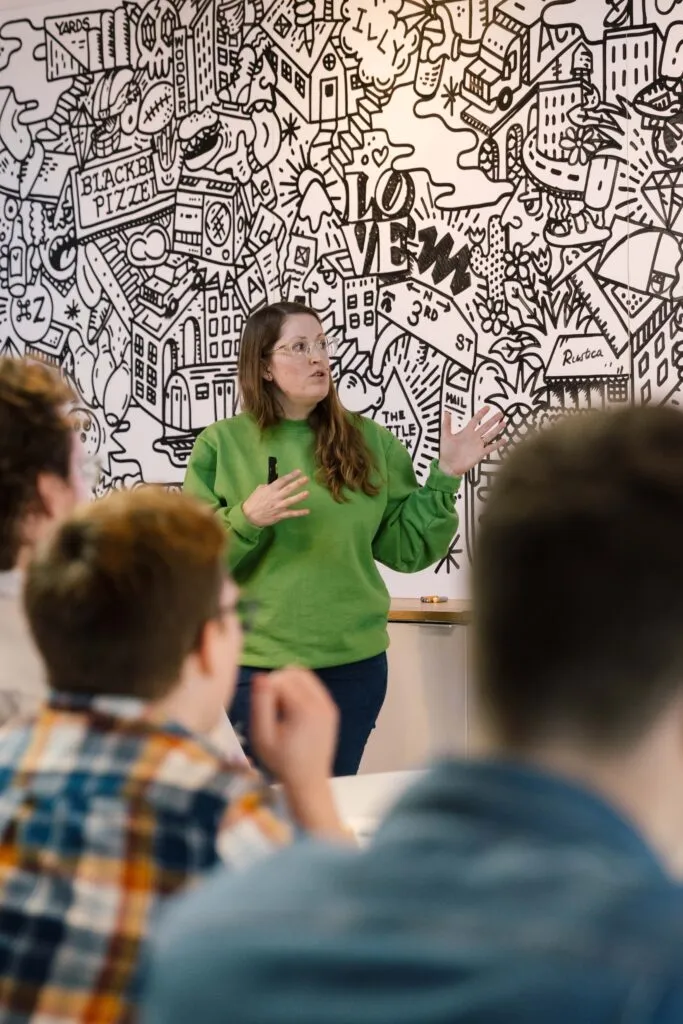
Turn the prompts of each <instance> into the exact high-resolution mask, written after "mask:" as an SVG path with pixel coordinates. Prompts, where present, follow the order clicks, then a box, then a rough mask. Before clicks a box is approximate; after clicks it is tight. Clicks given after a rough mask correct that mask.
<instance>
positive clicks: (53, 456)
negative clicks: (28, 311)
mask: <svg viewBox="0 0 683 1024" xmlns="http://www.w3.org/2000/svg"><path fill="white" fill-rule="evenodd" d="M73 398H74V396H73V394H72V393H71V391H70V390H69V388H68V387H67V385H66V384H65V382H64V381H63V379H62V378H61V377H60V376H59V374H58V373H56V372H55V371H53V370H51V369H50V368H49V367H47V366H44V365H42V364H40V363H35V362H31V361H29V360H26V359H7V358H3V359H0V571H7V570H9V569H13V568H15V566H17V565H19V564H22V563H23V562H25V561H26V559H27V558H28V556H29V555H30V552H31V550H32V548H33V546H34V545H35V544H36V543H37V542H38V541H39V540H40V538H41V537H42V536H44V534H45V531H46V529H47V528H48V527H50V526H51V525H52V524H53V523H54V522H56V521H58V520H59V519H61V518H62V517H63V516H64V515H66V514H67V513H68V512H69V511H70V510H71V509H72V507H73V505H74V504H75V502H76V501H77V499H78V498H79V497H80V496H81V495H80V493H79V486H78V475H79V474H78V464H77V463H78V454H79V452H78V448H77V445H76V440H75V436H74V433H73V429H72V424H71V422H70V420H69V416H68V407H69V404H70V402H71V401H72V400H73Z"/></svg>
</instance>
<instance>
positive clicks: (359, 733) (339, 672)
mask: <svg viewBox="0 0 683 1024" xmlns="http://www.w3.org/2000/svg"><path fill="white" fill-rule="evenodd" d="M264 671H267V669H262V668H250V667H249V666H247V665H243V666H242V668H240V674H239V679H238V681H237V690H236V692H235V698H234V700H233V702H232V705H231V707H230V710H229V712H228V714H229V717H230V721H231V722H232V724H233V725H234V727H235V729H236V730H237V732H238V733H239V735H240V736H243V737H244V738H245V739H246V743H245V745H244V749H245V752H246V754H247V756H248V757H249V758H251V760H252V761H253V762H254V763H255V764H257V765H258V758H257V757H255V755H254V752H253V751H252V749H251V745H250V743H249V726H250V704H251V677H252V675H253V674H254V673H255V672H256V673H258V672H264ZM314 671H315V673H316V675H317V676H318V677H319V679H320V680H321V681H322V682H323V683H324V685H325V687H326V688H327V690H328V692H329V694H330V696H331V697H332V699H333V700H334V702H335V704H336V705H337V707H338V708H339V739H338V741H337V753H336V756H335V759H334V769H333V773H334V775H355V774H356V772H357V771H358V767H359V765H360V762H361V758H362V756H363V751H364V750H365V744H366V743H367V741H368V737H369V736H370V733H371V732H372V730H373V729H374V727H375V723H376V721H377V716H378V715H379V713H380V711H381V709H382V705H383V704H384V698H385V696H386V692H387V656H386V654H378V655H376V656H375V657H374V658H366V659H365V660H364V661H354V662H352V663H351V664H349V665H335V666H334V667H333V668H320V669H315V670H314Z"/></svg>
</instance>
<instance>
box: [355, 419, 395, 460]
mask: <svg viewBox="0 0 683 1024" xmlns="http://www.w3.org/2000/svg"><path fill="white" fill-rule="evenodd" d="M347 416H348V417H349V420H350V421H351V423H353V425H354V426H356V427H357V428H358V429H359V430H360V432H361V433H362V435H363V437H364V438H365V441H366V443H367V444H369V445H370V446H371V447H373V448H381V449H382V450H383V451H384V452H387V451H389V450H390V449H391V448H392V447H393V446H394V445H396V444H398V443H399V442H398V441H397V439H396V437H395V436H394V434H392V432H391V431H390V430H389V429H388V428H387V427H385V426H383V425H382V424H381V423H378V422H377V420H374V419H373V418H372V417H371V416H362V415H361V414H360V413H351V412H349V413H347Z"/></svg>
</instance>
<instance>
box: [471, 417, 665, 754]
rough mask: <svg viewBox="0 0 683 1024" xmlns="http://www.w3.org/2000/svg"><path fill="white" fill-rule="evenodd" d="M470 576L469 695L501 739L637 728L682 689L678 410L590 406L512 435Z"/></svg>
mask: <svg viewBox="0 0 683 1024" xmlns="http://www.w3.org/2000/svg"><path fill="white" fill-rule="evenodd" d="M473 583H474V586H473V589H474V604H475V646H476V659H477V665H478V680H479V692H480V700H481V702H482V705H483V711H484V714H485V715H486V718H487V720H488V723H489V724H490V726H491V727H492V728H493V730H494V735H495V737H496V740H497V741H498V742H499V743H500V744H501V745H502V746H504V747H507V748H508V749H511V750H517V751H524V750H525V749H532V748H534V747H535V746H538V745H544V744H548V743H553V742H556V741H558V742H560V743H565V744H567V743H569V744H575V745H577V746H578V747H580V748H583V749H585V750H587V751H592V750H594V751H596V752H598V751H599V752H603V753H609V752H610V751H611V752H618V751H620V750H623V749H627V748H628V747H629V746H631V745H635V744H637V743H638V742H639V740H640V739H641V738H643V737H644V736H645V735H646V733H648V731H649V730H650V729H651V727H652V726H653V725H654V724H655V722H656V721H657V720H658V719H659V718H660V716H661V715H662V714H663V713H664V712H666V711H667V709H668V708H669V707H670V706H673V704H674V702H675V701H680V699H681V695H682V694H683V414H681V413H680V412H677V411H675V410H674V409H672V408H657V407H640V408H631V409H626V410H623V411H618V412H601V413H592V414H588V415H586V416H581V417H579V416H577V417H570V418H567V419H565V420H563V421H561V422H560V423H558V424H557V425H556V426H554V427H552V428H549V429H546V430H544V431H542V432H540V433H538V434H537V435H535V436H533V437H531V438H529V439H527V440H526V441H524V442H522V443H521V444H520V445H519V446H518V447H517V448H515V449H514V450H513V451H512V452H511V453H510V455H509V456H508V458H507V459H506V460H505V463H504V464H503V466H502V468H501V470H500V472H499V473H498V475H497V478H496V480H495V483H494V486H493V488H492V491H491V494H490V498H489V501H488V503H487V505H486V508H485V511H484V514H483V516H482V519H481V525H480V530H479V535H478V542H477V551H476V557H475V560H474V581H473Z"/></svg>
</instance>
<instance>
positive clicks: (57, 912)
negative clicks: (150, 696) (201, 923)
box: [0, 695, 289, 1024]
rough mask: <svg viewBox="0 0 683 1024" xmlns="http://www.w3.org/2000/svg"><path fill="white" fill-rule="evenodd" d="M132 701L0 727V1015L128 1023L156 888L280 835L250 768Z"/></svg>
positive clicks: (251, 855) (68, 703) (59, 711)
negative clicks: (146, 714)
mask: <svg viewBox="0 0 683 1024" xmlns="http://www.w3.org/2000/svg"><path fill="white" fill-rule="evenodd" d="M141 709H142V706H141V705H140V704H139V703H138V702H135V701H125V700H120V699H108V700H102V699H95V700H88V699H87V698H81V697H71V696H64V695H59V696H54V697H53V698H52V699H51V700H50V703H49V704H48V705H47V706H46V707H45V708H44V709H43V710H42V711H41V712H40V714H39V715H38V717H37V718H36V719H35V720H34V721H32V722H30V723H19V724H15V725H8V726H6V727H5V728H4V729H2V730H1V731H0V1020H2V1021H3V1022H6V1024H23V1022H27V1021H32V1022H34V1024H38V1022H39V1024H67V1022H68V1024H74V1022H82V1024H86V1022H91V1024H108V1022H114V1021H116V1022H121V1021H133V1020H135V1008H136V1006H137V1004H138V1000H139V996H140V990H141V985H142V974H143V966H142V956H141V954H142V953H143V951H144V940H145V937H146V935H147V933H148V931H149V929H150V927H151V926H152V924H153V922H154V918H155V915H156V912H157V911H158V909H159V906H160V904H161V902H162V900H163V898H164V897H166V896H169V895H170V894H172V893H174V892H176V891H177V890H178V889H180V888H181V887H183V886H185V885H187V884H188V883H189V882H191V881H193V880H195V879H196V878H197V877H198V876H200V875H201V874H202V873H203V872H205V871H206V870H207V869H208V868H211V867H212V866H213V865H214V864H216V863H217V862H218V861H219V860H221V861H223V862H226V863H228V864H229V865H233V866H236V867H237V866H241V865H242V864H244V863H248V862H250V861H252V860H254V859H255V858H257V857H259V856H261V855H263V854H264V853H267V852H269V851H271V850H272V849H274V848H275V847H277V846H278V845H281V844H283V843H286V842H287V841H288V839H289V829H288V827H287V826H286V824H285V823H284V822H283V821H282V820H280V819H279V817H278V815H277V813H276V812H275V809H274V808H271V806H270V804H271V798H270V797H269V796H268V791H267V790H266V789H265V787H264V786H263V783H262V782H261V781H260V780H259V778H258V777H257V776H255V775H253V774H252V773H250V772H249V771H247V770H245V769H244V768H241V767H240V768H238V767H231V766H230V765H229V764H227V763H226V762H225V761H223V760H222V759H221V757H220V755H219V754H218V753H217V752H214V751H213V749H212V748H211V747H210V746H209V745H208V744H204V743H203V742H202V741H201V740H198V739H196V738H193V737H192V736H190V734H189V733H187V732H185V731H184V730H183V729H181V728H180V727H179V726H174V725H171V724H168V723H165V724H159V723H154V722H152V721H150V720H147V719H145V718H144V717H142V715H141Z"/></svg>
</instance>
